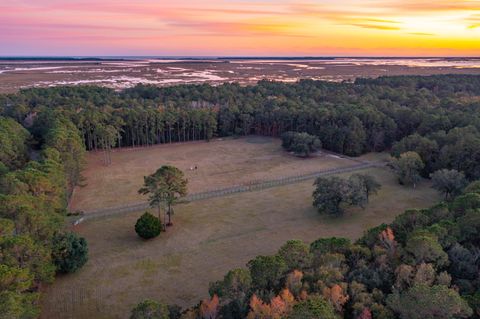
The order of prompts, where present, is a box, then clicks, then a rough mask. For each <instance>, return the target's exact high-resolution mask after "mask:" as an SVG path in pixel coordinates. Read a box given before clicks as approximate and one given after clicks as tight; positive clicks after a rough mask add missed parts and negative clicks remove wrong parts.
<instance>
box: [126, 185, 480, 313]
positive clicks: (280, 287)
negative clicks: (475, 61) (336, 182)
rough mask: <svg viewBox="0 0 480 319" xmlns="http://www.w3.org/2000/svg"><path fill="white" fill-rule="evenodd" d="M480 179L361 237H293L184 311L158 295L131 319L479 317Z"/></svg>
mask: <svg viewBox="0 0 480 319" xmlns="http://www.w3.org/2000/svg"><path fill="white" fill-rule="evenodd" d="M479 232H480V182H478V181H477V182H473V183H472V184H470V185H469V186H467V188H466V189H465V191H464V194H462V195H460V196H458V197H456V198H455V199H454V200H453V201H451V202H450V203H439V204H437V205H435V206H433V207H431V208H429V209H422V210H416V209H412V210H408V211H406V212H405V213H403V214H401V215H399V216H397V218H395V220H394V221H393V222H392V223H391V224H389V225H386V224H382V225H379V226H378V227H375V228H372V229H370V230H368V231H366V232H365V235H364V236H362V237H361V238H359V239H358V240H357V241H355V242H351V241H350V240H349V239H346V238H335V237H332V238H320V239H318V240H316V241H314V242H312V243H311V244H310V245H307V244H305V243H304V242H302V241H300V240H290V241H288V242H286V243H285V244H284V245H283V246H282V247H281V248H280V249H279V251H278V252H277V254H275V255H272V256H257V257H255V258H254V259H252V260H250V261H249V262H248V263H247V268H238V269H233V270H231V271H229V272H228V273H227V274H226V275H225V277H224V278H223V279H222V280H219V281H216V282H212V283H211V284H210V289H209V293H210V296H211V297H210V298H208V299H205V300H203V301H202V302H200V303H199V304H198V305H196V306H195V307H192V308H190V309H186V310H184V311H181V310H180V309H179V308H178V307H177V306H175V305H166V304H162V303H160V302H158V301H154V300H145V301H144V302H141V303H140V304H138V305H137V306H136V307H135V308H134V309H133V310H132V314H131V318H133V319H137V318H152V319H153V318H161V319H169V318H172V319H173V318H182V319H212V318H225V319H226V318H248V319H281V318H287V319H340V318H355V319H372V318H381V319H395V318H401V319H449V318H479V316H480V276H479V275H480V268H479V267H480V262H479V259H480V254H479V252H480V242H479V236H478V234H479Z"/></svg>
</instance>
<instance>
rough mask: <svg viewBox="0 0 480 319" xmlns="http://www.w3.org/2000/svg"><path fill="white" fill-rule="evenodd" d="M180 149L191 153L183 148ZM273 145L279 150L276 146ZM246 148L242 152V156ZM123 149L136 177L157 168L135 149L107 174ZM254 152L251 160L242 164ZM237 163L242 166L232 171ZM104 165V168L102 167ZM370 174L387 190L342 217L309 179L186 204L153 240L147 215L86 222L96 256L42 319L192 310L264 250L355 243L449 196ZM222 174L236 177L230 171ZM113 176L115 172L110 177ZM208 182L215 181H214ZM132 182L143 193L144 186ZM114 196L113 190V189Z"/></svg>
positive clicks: (66, 283) (63, 285) (121, 192)
mask: <svg viewBox="0 0 480 319" xmlns="http://www.w3.org/2000/svg"><path fill="white" fill-rule="evenodd" d="M210 145H213V146H212V147H215V148H216V149H217V150H219V149H224V152H225V153H220V152H219V156H221V157H224V158H232V160H233V159H235V155H231V156H230V157H228V156H229V155H228V154H227V153H228V150H230V151H234V150H235V147H233V146H232V148H228V146H227V145H226V143H221V142H218V145H215V143H211V144H209V145H208V146H209V147H210ZM232 145H236V146H237V147H241V146H242V145H243V147H244V151H245V152H250V153H249V156H252V157H256V158H257V160H258V159H259V161H260V162H259V165H263V167H264V168H268V167H270V168H271V169H273V170H279V172H281V170H280V168H278V166H275V165H273V164H270V163H269V161H268V160H265V161H262V160H261V159H262V158H263V157H264V156H266V155H264V154H265V153H256V152H258V149H257V148H256V147H255V145H256V144H252V146H250V145H248V144H247V143H246V142H245V141H242V140H236V141H233V143H232ZM203 146H205V144H203ZM171 147H172V148H173V149H177V148H178V149H182V147H180V145H179V146H178V147H176V146H171ZM267 147H271V148H274V147H277V146H275V144H267ZM186 149H190V150H191V152H192V155H191V156H193V154H195V156H197V158H199V156H200V155H198V154H197V151H198V152H199V151H200V150H201V148H196V146H195V144H193V145H192V146H188V147H186ZM161 150H162V147H158V150H157V149H154V148H152V149H147V150H145V152H158V154H161V153H163V152H161ZM210 151H211V150H210ZM204 152H206V153H208V152H207V151H204ZM241 153H242V151H241V150H239V151H236V153H235V154H241ZM119 154H122V156H124V157H125V158H130V160H127V159H125V160H124V163H130V161H133V162H136V164H133V163H131V164H129V165H131V167H134V168H135V169H136V170H137V171H138V173H136V175H138V176H140V175H141V174H144V173H140V172H144V171H145V173H146V172H147V171H150V170H151V169H150V168H148V169H144V168H143V165H145V164H146V163H148V161H147V159H146V158H145V159H143V160H141V158H142V157H141V156H139V155H138V154H137V155H134V154H133V152H132V153H131V154H132V155H129V154H130V153H128V152H127V151H125V152H121V153H118V154H115V156H114V158H113V162H114V164H113V166H112V167H110V168H106V169H105V171H107V170H110V169H112V170H113V168H115V165H116V164H115V162H116V161H117V162H118V157H117V155H119ZM165 154H170V155H168V156H170V157H172V158H173V157H174V156H178V157H179V158H180V161H179V162H176V163H184V165H190V162H191V161H192V159H191V157H190V156H188V155H187V154H188V152H186V151H183V153H180V154H178V153H177V152H174V151H172V152H170V153H168V151H167V150H165V152H164V154H163V155H162V156H167V155H165ZM175 154H178V155H175ZM274 154H279V153H274ZM207 155H208V154H205V155H202V156H205V157H206V156H207ZM246 158H247V156H245V157H243V156H242V160H241V161H246ZM90 160H92V158H90ZM171 160H173V159H171ZM238 160H239V161H240V159H238ZM241 161H240V162H241ZM252 161H254V160H252ZM272 161H273V162H274V163H275V162H277V163H278V162H280V163H285V165H284V166H283V167H287V168H288V167H290V168H291V169H293V167H294V166H293V164H288V163H289V160H288V159H285V156H283V155H282V156H280V155H275V156H273V159H272ZM292 161H293V160H292ZM297 161H298V160H297ZM227 162H228V161H227ZM159 163H161V161H158V162H157V163H156V164H155V165H154V164H149V165H151V168H152V169H153V167H156V166H157V165H158V164H159ZM253 163H255V162H252V164H253ZM305 163H308V162H307V161H305ZM312 163H315V160H312ZM318 163H319V165H321V164H320V162H318ZM336 163H337V162H334V164H336ZM200 165H201V166H200V167H204V165H205V168H204V169H206V167H208V166H207V164H206V162H205V163H204V162H201V163H200ZM215 165H219V163H217V164H212V165H211V167H210V168H209V171H210V172H212V173H210V174H213V172H221V171H224V172H228V170H227V168H226V167H215ZM256 165H257V164H256V163H255V165H254V166H256ZM270 165H272V166H270ZM289 165H291V166H289ZM302 165H303V164H302ZM306 165H308V164H306ZM313 166H314V165H313V164H312V168H313ZM232 167H234V166H233V164H232V166H230V167H229V168H230V170H232ZM287 168H285V169H287ZM120 169H121V168H120V167H119V168H117V170H120ZM99 170H102V167H101V166H99ZM124 172H125V173H124V176H122V177H121V179H119V180H118V182H117V183H120V181H121V180H123V179H126V178H127V176H130V173H129V172H128V170H127V169H125V170H124ZM242 172H243V173H241V172H237V173H235V176H237V177H239V176H241V175H242V174H245V172H248V168H247V167H246V166H244V167H243V168H242ZM257 172H258V173H257V174H261V172H262V170H261V169H257ZM364 172H368V173H369V174H372V175H374V176H375V177H376V178H377V179H378V180H379V181H380V182H381V184H382V185H383V187H382V189H381V190H380V192H379V193H378V195H376V196H373V197H372V198H371V201H370V203H369V205H368V206H367V207H366V209H365V210H362V209H360V208H358V209H357V208H355V209H351V210H349V211H348V212H347V213H346V215H345V216H344V217H342V218H327V217H322V216H320V215H319V214H318V213H317V212H316V211H315V209H314V208H313V207H312V206H311V202H312V199H311V193H312V191H313V186H312V183H313V181H307V182H303V183H298V184H291V185H287V186H282V187H277V188H271V189H266V190H263V191H258V192H250V193H242V194H235V195H231V196H228V197H222V198H215V199H210V200H204V201H197V202H191V203H187V204H182V205H179V206H178V207H177V209H176V215H175V216H174V223H175V226H173V228H169V229H168V232H167V233H162V234H161V235H160V236H159V237H158V238H156V239H153V240H151V241H143V240H141V239H140V238H139V237H137V235H136V234H135V231H134V224H135V221H136V219H137V218H138V216H139V215H140V214H141V212H138V213H134V214H130V215H124V216H117V217H112V218H109V219H99V220H94V221H90V222H85V223H83V224H80V225H79V226H78V228H76V231H78V233H79V234H80V235H82V236H84V237H86V239H87V240H88V243H89V248H90V260H89V262H88V263H87V264H86V265H85V267H84V268H82V269H81V270H80V271H79V272H78V273H75V274H72V275H68V276H65V277H59V278H58V279H57V280H56V281H55V283H54V284H53V285H52V286H51V287H48V288H47V289H46V290H45V294H44V300H43V314H42V318H88V319H91V318H128V316H129V313H130V310H131V308H132V307H133V306H134V305H135V304H136V303H138V302H139V301H141V300H143V299H145V298H154V299H158V300H163V301H165V302H169V303H177V304H179V305H181V306H189V305H192V304H195V303H196V302H197V301H199V300H200V299H201V298H204V297H206V296H207V294H208V283H209V282H210V281H214V280H218V279H220V278H222V277H223V275H224V274H225V273H226V272H227V271H228V270H229V269H232V268H236V267H243V266H245V264H246V263H247V262H248V261H249V260H250V259H251V258H253V257H254V256H256V255H260V254H272V253H275V252H276V251H277V249H278V248H279V247H280V246H281V245H282V244H283V243H284V242H285V241H287V240H289V239H294V238H297V239H302V240H305V241H307V242H311V241H313V240H315V239H317V238H319V237H328V236H345V237H349V238H352V239H354V238H357V237H359V236H360V235H361V234H362V233H363V231H365V230H366V229H367V228H369V227H372V226H375V225H377V224H380V223H382V222H390V221H392V220H393V219H394V217H395V216H396V215H397V214H399V213H401V212H402V211H404V210H405V209H407V208H421V207H425V206H428V205H430V204H431V203H434V202H436V201H438V200H439V199H440V197H439V195H438V194H437V193H436V192H435V191H434V190H432V189H431V188H430V184H429V183H428V182H427V181H423V182H421V183H420V184H419V185H418V186H417V189H415V190H414V189H412V188H406V187H403V186H400V185H398V184H397V182H396V178H395V177H394V176H393V174H392V173H391V172H389V171H388V170H386V169H383V168H374V169H368V170H365V171H364ZM282 173H284V172H282ZM90 174H91V175H90V176H92V175H95V174H94V173H93V172H90ZM112 174H113V173H112ZM219 174H220V173H219ZM217 176H219V175H217ZM106 177H108V176H106ZM207 177H208V175H206V178H207ZM230 178H233V177H230ZM219 179H220V180H222V181H224V182H227V181H228V178H226V177H225V178H220V177H219ZM210 180H211V179H210ZM113 181H114V179H113V175H112V176H111V177H110V182H113ZM132 183H133V182H132ZM138 183H140V181H139V182H138ZM197 183H200V182H197ZM112 185H114V186H113V187H112V188H114V189H117V196H116V197H115V198H117V199H119V198H122V196H126V195H125V194H127V193H128V192H127V187H124V186H122V185H119V184H112ZM205 185H209V182H206V181H205ZM130 187H133V188H134V189H136V186H135V185H130ZM196 187H198V186H196ZM124 188H125V189H124ZM100 190H101V188H99V191H100ZM80 194H81V193H80ZM107 194H110V193H107ZM128 194H130V193H128ZM99 196H100V194H99ZM102 196H105V195H103V194H102ZM109 196H113V190H112V194H110V195H109ZM97 204H98V203H97Z"/></svg>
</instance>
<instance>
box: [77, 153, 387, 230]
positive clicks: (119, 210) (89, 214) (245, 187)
mask: <svg viewBox="0 0 480 319" xmlns="http://www.w3.org/2000/svg"><path fill="white" fill-rule="evenodd" d="M381 166H384V164H383V163H380V162H362V163H360V164H356V165H352V166H347V167H340V168H331V169H325V170H320V171H316V172H312V173H307V174H298V175H291V176H283V177H280V178H276V179H271V180H252V181H249V182H246V183H243V184H242V185H235V186H230V187H226V188H217V189H212V190H208V191H205V192H199V193H193V194H189V195H187V196H185V197H184V198H183V200H185V201H189V202H191V201H197V200H203V199H208V198H214V197H221V196H227V195H230V194H235V193H244V192H251V191H258V190H263V189H267V188H272V187H277V186H283V185H288V184H292V183H298V182H302V181H306V180H309V179H314V178H317V177H320V176H326V175H334V174H341V173H348V172H352V171H356V170H362V169H366V168H370V167H381ZM147 208H149V205H148V202H137V203H133V204H126V205H121V206H116V207H107V208H100V209H96V210H91V211H86V212H84V213H83V214H82V215H81V216H76V218H75V219H74V220H73V222H72V223H73V224H74V225H78V224H80V223H82V222H84V221H86V220H91V219H96V218H102V217H109V216H113V215H120V214H126V213H132V212H136V211H140V210H145V209H147Z"/></svg>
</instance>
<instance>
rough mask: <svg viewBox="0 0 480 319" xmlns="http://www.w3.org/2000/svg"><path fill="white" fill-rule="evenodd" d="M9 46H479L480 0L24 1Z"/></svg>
mask: <svg viewBox="0 0 480 319" xmlns="http://www.w3.org/2000/svg"><path fill="white" fill-rule="evenodd" d="M0 29H1V30H2V32H0V43H2V45H1V46H0V55H2V54H3V55H5V54H8V53H15V54H29V55H31V54H62V55H64V54H72V55H85V54H89V55H96V54H108V55H112V54H118V55H122V54H141V55H263V54H265V55H389V54H393V55H399V54H405V55H479V54H480V43H479V42H480V41H478V39H480V0H470V1H468V0H455V1H454V0H452V1H447V0H439V1H431V0H430V1H425V0H343V1H338V0H323V1H322V2H318V1H313V0H304V1H301V2H299V1H294V0H277V1H272V0H231V1H222V0H205V1H191V0H162V1H158V0H137V1H135V2H132V1H127V0H116V1H114V0H103V1H94V0H77V1H68V2H67V1H60V0H23V1H21V2H20V1H11V2H6V1H5V2H3V3H2V4H0Z"/></svg>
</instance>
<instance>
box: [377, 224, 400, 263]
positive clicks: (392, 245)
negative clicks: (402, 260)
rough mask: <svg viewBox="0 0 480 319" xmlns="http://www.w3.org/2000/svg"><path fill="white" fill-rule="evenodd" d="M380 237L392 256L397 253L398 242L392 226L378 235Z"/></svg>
mask: <svg viewBox="0 0 480 319" xmlns="http://www.w3.org/2000/svg"><path fill="white" fill-rule="evenodd" d="M378 239H379V240H380V243H381V244H382V246H383V248H385V249H386V250H387V251H388V254H389V255H390V256H393V255H395V253H396V251H397V245H398V243H397V241H396V240H395V235H394V233H393V230H392V229H391V228H390V227H387V228H386V229H385V230H384V231H382V232H381V233H380V234H379V235H378Z"/></svg>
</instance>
